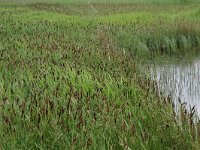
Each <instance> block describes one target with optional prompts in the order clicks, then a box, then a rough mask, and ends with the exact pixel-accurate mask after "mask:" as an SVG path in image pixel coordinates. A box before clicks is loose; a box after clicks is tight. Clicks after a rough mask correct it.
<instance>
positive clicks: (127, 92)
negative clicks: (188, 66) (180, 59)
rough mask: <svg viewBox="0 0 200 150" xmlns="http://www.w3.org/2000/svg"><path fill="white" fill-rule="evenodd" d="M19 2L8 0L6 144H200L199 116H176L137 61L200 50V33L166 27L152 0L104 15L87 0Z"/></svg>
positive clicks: (2, 50)
mask: <svg viewBox="0 0 200 150" xmlns="http://www.w3.org/2000/svg"><path fill="white" fill-rule="evenodd" d="M3 4H5V3H3ZM10 5H11V4H7V5H3V6H1V2H0V8H2V9H0V14H1V15H0V20H2V21H1V22H0V62H1V63H0V139H1V140H0V146H1V147H0V148H2V149H128V148H129V149H141V148H142V149H155V147H156V148H157V149H197V148H198V146H199V132H198V131H199V125H198V124H196V123H194V122H193V123H191V120H192V119H191V118H192V117H191V116H190V117H189V118H188V116H189V115H188V114H190V115H191V114H192V113H183V115H182V119H180V122H181V124H180V123H179V122H177V120H176V116H175V114H174V111H173V106H172V103H171V101H170V99H167V100H166V98H163V97H162V96H159V94H158V93H156V92H157V90H156V88H155V86H152V85H154V84H155V83H152V81H150V80H149V79H144V78H141V77H140V76H139V75H140V72H139V69H138V65H137V59H135V58H136V57H140V58H142V57H143V56H144V55H145V56H147V57H150V56H152V55H157V54H158V53H159V54H160V53H166V54H168V53H169V54H171V55H172V54H176V53H179V51H180V52H181V53H182V50H183V51H187V49H188V48H191V47H198V46H199V43H200V42H199V36H198V34H196V35H194V36H193V34H191V35H190V34H187V35H186V34H177V33H178V30H170V31H168V30H169V28H168V30H167V31H165V30H163V32H160V31H157V26H155V27H154V26H152V22H154V21H158V22H159V20H155V14H154V11H153V10H154V9H153V8H154V6H152V5H150V6H147V5H145V4H137V5H136V4H131V5H129V4H116V3H115V4H110V5H108V6H107V7H106V8H105V9H106V10H105V12H109V13H108V14H107V13H106V14H105V12H104V10H102V9H103V8H104V6H105V4H94V7H95V9H96V10H97V11H98V12H99V13H98V15H96V16H94V15H90V13H88V12H87V11H86V12H85V8H86V7H88V5H86V4H83V5H82V4H80V3H78V4H62V5H61V4H53V3H51V4H50V3H48V4H47V3H42V4H41V3H39V4H38V3H35V4H32V3H31V4H30V2H27V3H23V4H12V5H13V6H12V7H11V6H10ZM121 6H122V7H121ZM13 7H14V8H13ZM144 7H145V9H144V11H145V12H142V13H141V11H143V8H144ZM146 7H147V8H146ZM156 7H157V6H156ZM179 7H180V6H177V8H179ZM182 7H184V9H185V10H188V7H186V6H182ZM118 8H119V10H120V11H121V10H122V11H124V12H120V11H118ZM126 8H127V9H128V10H125V9H126ZM133 8H137V9H134V10H133ZM160 9H162V6H160V8H159V9H158V10H160ZM165 9H167V8H165ZM148 10H149V12H147V11H148ZM132 11H137V13H136V15H134V14H130V16H129V14H128V13H129V12H132ZM113 12H115V13H117V15H115V13H113ZM125 12H126V13H127V14H124V13H125ZM121 13H122V14H121ZM170 13H172V14H170ZM170 13H169V14H167V15H169V16H171V15H172V16H174V15H173V13H177V12H176V11H175V12H174V11H173V10H171V11H170ZM121 15H122V16H124V17H125V18H124V20H121V19H119V18H120V16H121ZM146 15H147V17H145V20H142V17H143V16H146ZM148 16H150V19H149V17H148ZM132 18H133V19H132ZM161 22H163V18H161ZM170 23H173V21H170V20H167V21H166V22H165V21H164V22H163V23H161V25H159V27H160V28H163V26H164V27H165V26H166V25H168V24H170ZM163 24H164V25H163ZM162 25H163V26H162ZM150 31H151V33H154V32H156V31H157V32H159V33H160V34H161V35H160V36H158V34H156V33H155V34H150ZM170 32H171V33H170ZM187 32H188V33H189V32H190V30H188V31H187ZM154 35H155V36H154ZM178 43H179V44H178ZM142 50H143V51H142ZM173 51H175V52H173ZM184 117H185V118H184Z"/></svg>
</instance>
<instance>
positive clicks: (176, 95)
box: [148, 59, 200, 116]
mask: <svg viewBox="0 0 200 150" xmlns="http://www.w3.org/2000/svg"><path fill="white" fill-rule="evenodd" d="M148 72H149V76H150V78H151V79H152V80H155V81H156V82H157V84H158V89H159V91H160V92H162V93H163V95H164V96H170V97H171V98H172V99H173V101H174V104H175V106H176V107H177V106H178V105H179V104H180V103H179V101H181V103H185V104H186V108H187V109H188V111H189V110H190V108H191V107H193V106H195V110H196V112H197V114H198V116H200V59H195V60H179V61H165V62H157V63H154V64H153V65H152V64H151V65H149V71H148Z"/></svg>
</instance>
